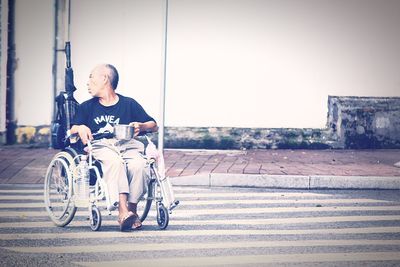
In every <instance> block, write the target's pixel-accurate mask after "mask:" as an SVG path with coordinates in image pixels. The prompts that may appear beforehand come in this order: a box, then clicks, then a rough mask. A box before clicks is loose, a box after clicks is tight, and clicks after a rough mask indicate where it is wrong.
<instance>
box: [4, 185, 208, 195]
mask: <svg viewBox="0 0 400 267" xmlns="http://www.w3.org/2000/svg"><path fill="white" fill-rule="evenodd" d="M174 191H211V189H210V188H199V187H176V186H174ZM4 193H6V194H10V193H12V194H15V193H18V194H43V193H44V191H43V189H10V190H7V189H0V194H4Z"/></svg>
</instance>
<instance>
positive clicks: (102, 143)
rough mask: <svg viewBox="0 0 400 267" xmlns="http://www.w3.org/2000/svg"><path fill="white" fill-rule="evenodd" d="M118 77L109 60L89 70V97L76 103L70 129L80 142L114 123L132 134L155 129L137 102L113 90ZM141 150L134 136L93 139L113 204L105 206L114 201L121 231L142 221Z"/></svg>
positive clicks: (90, 138) (143, 185) (150, 119)
mask: <svg viewBox="0 0 400 267" xmlns="http://www.w3.org/2000/svg"><path fill="white" fill-rule="evenodd" d="M118 79H119V76H118V71H117V70H116V68H115V67H114V66H112V65H110V64H102V65H98V66H97V67H95V68H94V69H93V71H92V72H91V73H90V76H89V81H88V84H87V86H88V91H89V94H91V96H92V97H93V98H91V99H89V100H87V101H85V102H83V103H82V104H81V105H80V106H79V108H78V110H77V114H76V116H75V118H74V119H73V122H72V125H73V126H72V128H71V133H72V134H74V133H77V134H78V135H79V137H80V138H81V140H82V142H83V144H86V143H87V141H88V140H92V139H93V136H92V133H102V132H105V131H107V130H110V129H112V128H113V126H114V125H117V124H129V125H131V126H132V127H134V133H135V136H136V135H138V134H139V133H140V132H148V131H157V129H158V127H157V123H156V122H155V120H154V119H153V118H152V117H150V116H149V115H148V114H147V113H146V112H145V110H144V109H143V107H142V106H141V105H140V104H139V103H138V102H136V101H135V100H134V99H132V98H129V97H125V96H122V95H120V94H117V93H116V92H115V89H116V88H117V85H118ZM143 150H144V145H143V144H142V143H140V142H139V141H137V140H134V139H132V140H128V141H121V140H116V139H115V138H110V139H105V138H104V139H101V140H99V141H95V142H93V156H94V157H95V158H96V159H97V160H99V161H100V162H101V165H102V170H103V178H104V180H105V182H106V184H107V188H108V191H109V197H110V200H111V203H112V205H113V206H112V207H109V208H110V209H113V207H116V205H118V211H119V219H118V222H119V224H120V229H121V231H126V230H130V229H131V228H132V229H138V228H140V227H141V225H142V224H141V222H140V220H139V218H138V215H137V203H138V202H139V199H140V198H141V196H142V195H143V194H144V193H145V192H146V187H147V184H146V181H147V173H146V171H145V160H144V159H143V157H142V155H141V154H140V152H143ZM124 160H125V161H124ZM125 162H126V166H125Z"/></svg>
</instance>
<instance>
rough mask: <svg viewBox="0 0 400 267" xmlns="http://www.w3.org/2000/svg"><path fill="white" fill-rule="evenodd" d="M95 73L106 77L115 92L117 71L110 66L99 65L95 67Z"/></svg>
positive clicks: (117, 79) (117, 78)
mask: <svg viewBox="0 0 400 267" xmlns="http://www.w3.org/2000/svg"><path fill="white" fill-rule="evenodd" d="M94 71H95V72H97V73H99V74H100V75H106V76H107V77H108V79H109V80H110V85H111V87H112V88H113V89H114V90H115V89H117V86H118V81H119V75H118V71H117V69H116V68H115V67H114V66H113V65H111V64H100V65H98V66H96V67H95V69H94Z"/></svg>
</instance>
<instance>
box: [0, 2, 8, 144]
mask: <svg viewBox="0 0 400 267" xmlns="http://www.w3.org/2000/svg"><path fill="white" fill-rule="evenodd" d="M0 24H1V25H2V26H1V27H0V114H1V115H0V145H2V144H5V143H6V142H7V140H6V105H7V104H6V95H7V93H6V92H7V91H6V88H7V68H6V66H7V43H8V41H7V39H8V36H7V31H8V1H7V0H0Z"/></svg>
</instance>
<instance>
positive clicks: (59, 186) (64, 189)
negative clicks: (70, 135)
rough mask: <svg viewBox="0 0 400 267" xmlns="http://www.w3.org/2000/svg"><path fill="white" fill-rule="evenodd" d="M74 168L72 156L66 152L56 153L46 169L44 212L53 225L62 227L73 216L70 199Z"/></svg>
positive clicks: (72, 204)
mask: <svg viewBox="0 0 400 267" xmlns="http://www.w3.org/2000/svg"><path fill="white" fill-rule="evenodd" d="M74 168H75V163H74V160H73V158H72V156H71V155H70V154H69V153H67V152H64V151H63V152H59V153H57V154H56V155H55V156H54V157H53V159H52V160H51V162H50V165H49V167H48V168H47V172H46V177H45V180H44V202H45V207H46V211H47V213H48V214H49V216H50V219H51V220H52V221H53V222H54V224H55V225H57V226H60V227H64V226H66V225H67V224H69V223H70V222H71V221H72V219H73V218H74V216H75V212H76V207H75V205H74V203H73V202H72V200H71V198H72V195H73V179H72V171H71V169H74Z"/></svg>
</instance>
